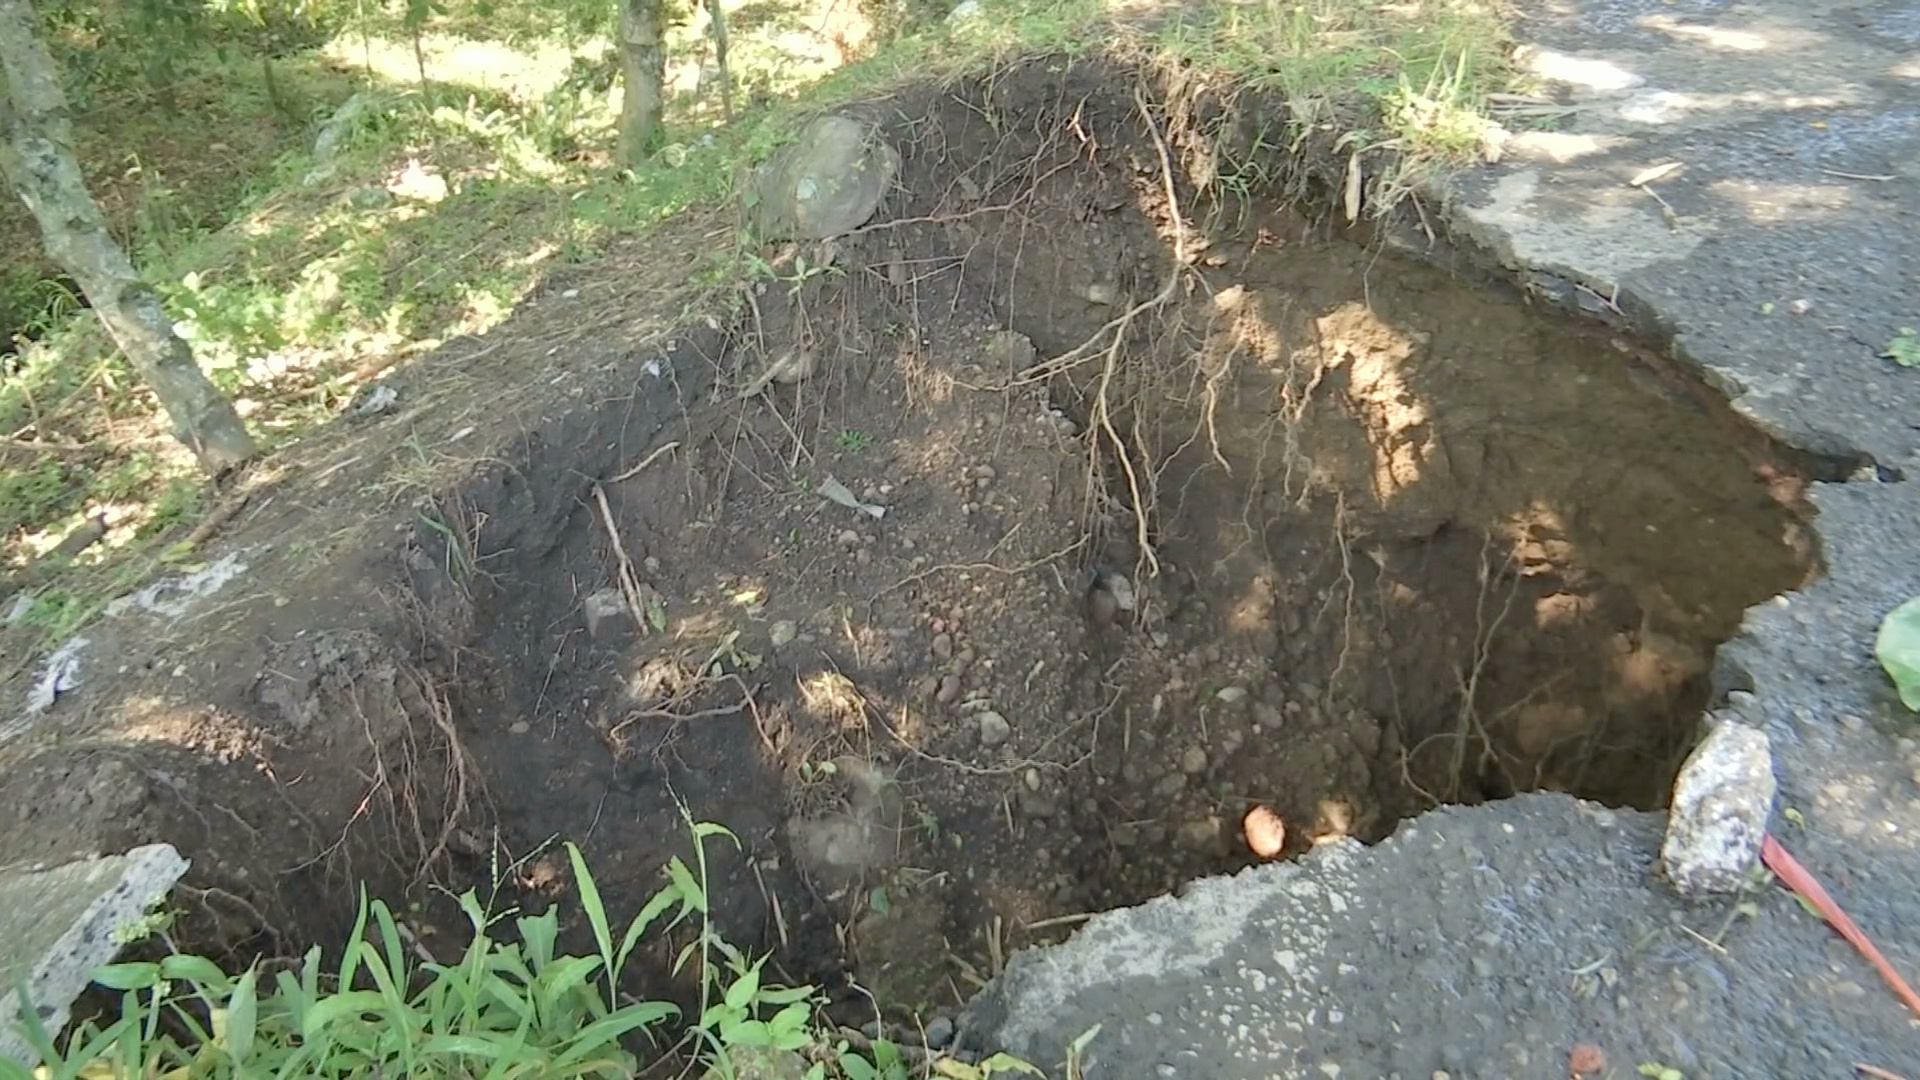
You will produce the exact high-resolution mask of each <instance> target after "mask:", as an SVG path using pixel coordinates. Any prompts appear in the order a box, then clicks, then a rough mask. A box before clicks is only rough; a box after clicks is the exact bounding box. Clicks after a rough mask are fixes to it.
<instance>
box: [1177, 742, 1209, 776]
mask: <svg viewBox="0 0 1920 1080" xmlns="http://www.w3.org/2000/svg"><path fill="white" fill-rule="evenodd" d="M1180 771H1181V772H1183V773H1186V774H1187V775H1188V776H1198V775H1199V774H1201V773H1203V772H1206V771H1207V752H1206V751H1205V750H1204V749H1202V748H1200V747H1198V746H1189V747H1187V752H1186V753H1184V754H1181V755H1180Z"/></svg>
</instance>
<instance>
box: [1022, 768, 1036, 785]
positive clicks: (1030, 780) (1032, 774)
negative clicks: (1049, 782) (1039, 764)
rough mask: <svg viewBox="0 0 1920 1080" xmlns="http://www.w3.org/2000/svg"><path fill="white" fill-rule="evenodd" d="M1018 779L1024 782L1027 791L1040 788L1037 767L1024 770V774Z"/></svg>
mask: <svg viewBox="0 0 1920 1080" xmlns="http://www.w3.org/2000/svg"><path fill="white" fill-rule="evenodd" d="M1020 779H1021V780H1022V781H1023V782H1025V783H1026V785H1027V790H1028V791H1039V790H1040V770H1039V769H1032V768H1030V769H1028V770H1027V772H1026V775H1025V776H1022V777H1021V778H1020Z"/></svg>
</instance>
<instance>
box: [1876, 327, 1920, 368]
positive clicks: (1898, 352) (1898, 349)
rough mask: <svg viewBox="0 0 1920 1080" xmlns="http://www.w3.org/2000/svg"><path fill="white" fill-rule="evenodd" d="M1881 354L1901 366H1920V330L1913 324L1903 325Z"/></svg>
mask: <svg viewBox="0 0 1920 1080" xmlns="http://www.w3.org/2000/svg"><path fill="white" fill-rule="evenodd" d="M1880 355H1881V356H1883V357H1885V358H1887V359H1888V360H1891V361H1893V362H1894V363H1896V364H1899V365H1900V366H1901V367H1907V368H1910V367H1920V331H1915V330H1914V328H1913V327H1911V326H1903V327H1901V328H1900V332H1899V333H1898V334H1895V335H1894V336H1893V338H1892V339H1891V340H1889V341H1888V342H1887V347H1886V349H1885V350H1884V351H1883V352H1881V354H1880Z"/></svg>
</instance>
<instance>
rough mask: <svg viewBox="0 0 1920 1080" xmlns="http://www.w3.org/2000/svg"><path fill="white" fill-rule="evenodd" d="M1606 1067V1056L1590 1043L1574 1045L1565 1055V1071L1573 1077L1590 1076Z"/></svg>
mask: <svg viewBox="0 0 1920 1080" xmlns="http://www.w3.org/2000/svg"><path fill="white" fill-rule="evenodd" d="M1606 1067H1607V1055H1606V1054H1604V1053H1602V1052H1601V1050H1600V1048H1599V1047H1597V1046H1595V1045H1593V1044H1592V1043H1574V1044H1573V1052H1572V1053H1570V1054H1568V1055H1567V1071H1568V1072H1571V1073H1572V1074H1573V1075H1575V1076H1591V1075H1593V1074H1594V1073H1597V1072H1600V1071H1602V1070H1604V1069H1605V1068H1606Z"/></svg>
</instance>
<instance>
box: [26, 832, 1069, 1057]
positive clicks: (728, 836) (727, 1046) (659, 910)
mask: <svg viewBox="0 0 1920 1080" xmlns="http://www.w3.org/2000/svg"><path fill="white" fill-rule="evenodd" d="M683 815H685V811H684V810H683ZM685 816H686V821H687V827H688V830H689V831H690V833H691V834H692V837H693V841H694V844H693V849H694V851H693V860H692V863H691V864H689V863H688V862H687V861H686V860H684V859H682V858H680V857H679V856H675V857H673V858H671V859H669V860H668V862H667V864H666V866H665V867H664V868H663V876H664V877H665V879H666V880H665V882H664V883H663V884H662V885H661V887H660V888H659V890H658V891H656V892H655V893H654V894H653V895H652V896H651V897H650V898H649V899H648V900H647V902H646V903H645V904H644V905H642V906H641V908H640V910H639V911H638V912H637V913H635V915H634V916H633V917H632V919H630V920H629V921H628V922H627V923H626V924H625V925H624V926H621V925H618V924H616V923H615V922H614V921H613V920H612V919H611V918H610V917H609V915H608V911H607V907H606V903H605V900H604V898H603V897H602V896H601V893H600V889H599V886H598V885H597V884H596V882H595V881H594V878H593V875H592V873H591V871H590V870H589V869H588V867H587V862H586V858H585V856H584V855H583V854H582V853H581V851H580V849H579V848H578V847H577V846H575V845H573V844H567V845H566V851H567V858H568V860H569V862H570V863H571V865H572V868H573V874H574V880H575V881H576V882H577V884H578V887H579V891H580V906H581V909H582V911H583V912H584V914H585V915H586V920H587V925H588V929H589V930H590V931H591V933H592V936H593V942H594V951H593V953H592V954H591V955H585V956H574V955H565V954H562V953H560V951H559V949H558V944H557V943H558V939H559V933H560V916H559V908H558V906H557V905H556V906H555V907H553V908H550V909H549V910H547V911H546V912H545V913H543V914H540V915H534V916H525V915H521V914H519V913H518V912H517V911H515V910H508V911H505V912H502V913H494V912H492V911H491V910H490V907H491V901H488V902H484V903H483V902H482V901H481V899H480V898H479V895H478V894H477V893H476V892H475V891H473V890H469V891H468V892H466V893H465V894H463V895H461V896H460V897H459V898H458V904H459V908H460V911H461V913H462V914H463V915H464V916H465V917H466V919H467V921H468V924H469V929H470V939H469V941H468V943H467V947H466V949H465V951H464V952H463V953H462V954H461V955H460V956H459V958H458V959H457V960H455V961H453V962H452V963H440V962H437V961H435V960H432V959H429V958H427V956H426V954H425V953H424V951H418V950H417V949H416V946H415V945H414V944H413V943H412V941H411V939H410V938H409V937H408V936H407V935H406V934H405V933H403V931H402V929H401V926H400V923H399V922H398V921H397V920H396V918H395V917H394V914H393V912H392V910H391V909H390V908H389V907H388V906H387V905H386V904H385V903H384V902H382V901H379V900H371V901H370V900H368V899H367V897H366V896H365V894H364V893H363V894H362V896H361V898H360V903H359V909H358V912H357V914H356V917H355V920H354V924H353V931H352V933H351V934H350V935H349V936H348V938H347V943H346V946H345V947H344V948H343V949H342V950H341V955H340V959H339V963H338V966H337V967H335V968H333V969H331V970H323V968H322V962H321V950H320V949H319V948H318V947H316V948H314V949H312V950H310V951H309V952H308V953H307V954H306V956H305V958H304V960H303V961H302V962H301V964H300V965H299V966H298V968H297V969H293V970H288V971H280V972H277V973H276V974H275V975H274V976H273V980H272V982H271V984H267V983H265V982H264V981H263V980H262V974H263V972H262V969H261V968H260V967H259V966H257V965H256V966H252V967H249V968H247V970H245V971H243V972H241V973H240V974H238V975H229V974H228V973H226V972H224V971H222V970H221V969H220V967H219V966H218V965H216V964H214V963H213V962H212V961H210V960H207V959H205V958H203V957H199V956H192V955H186V954H175V955H171V956H167V957H165V958H163V959H161V960H158V961H140V962H132V963H117V964H109V965H106V966H104V967H101V968H98V969H96V970H95V972H94V979H95V981H96V982H97V983H98V984H99V985H100V986H102V987H105V988H106V989H108V990H112V991H118V992H119V993H120V995H121V1007H120V1011H119V1014H118V1016H117V1018H114V1019H112V1020H111V1021H110V1022H106V1023H104V1024H103V1023H100V1022H96V1021H92V1020H89V1021H85V1022H82V1023H81V1024H80V1025H78V1026H77V1027H76V1028H75V1029H74V1031H73V1032H72V1033H71V1035H70V1037H68V1038H67V1039H65V1040H63V1041H57V1040H56V1035H57V1034H58V1033H56V1032H51V1031H48V1030H47V1029H46V1027H45V1025H44V1024H43V1023H42V1022H41V1021H40V1019H39V1014H38V1013H37V1012H36V1011H35V1009H34V1008H33V1007H32V1005H31V1003H30V1002H27V1001H26V995H24V994H23V995H22V998H21V1000H22V1005H21V1010H20V1014H19V1016H18V1017H17V1021H18V1023H19V1025H20V1030H21V1033H22V1034H23V1036H24V1037H25V1038H26V1040H27V1042H28V1044H29V1046H30V1047H31V1048H32V1050H33V1051H34V1052H35V1053H37V1054H38V1055H39V1056H40V1058H41V1060H42V1062H43V1064H42V1065H41V1067H40V1068H39V1069H37V1070H34V1071H28V1070H27V1069H25V1068H22V1067H21V1066H19V1065H17V1064H15V1063H14V1062H12V1061H10V1060H7V1059H5V1058H0V1080H155V1078H158V1080H240V1078H242V1077H267V1076H276V1077H289V1078H292V1077H298V1078H301V1080H310V1078H314V1080H320V1078H331V1077H340V1078H347V1077H352V1078H355V1080H359V1078H364V1077H373V1076H406V1077H414V1078H421V1080H438V1078H447V1080H455V1078H458V1080H475V1078H481V1077H487V1078H498V1080H507V1078H517V1077H528V1078H540V1080H572V1078H584V1077H630V1076H633V1075H635V1073H636V1072H637V1071H638V1070H639V1069H640V1067H641V1062H640V1061H639V1060H638V1059H637V1058H636V1056H635V1054H634V1052H633V1051H632V1050H631V1049H630V1048H629V1044H630V1043H631V1041H632V1037H634V1036H636V1035H648V1036H650V1035H653V1034H656V1033H658V1032H659V1031H660V1029H661V1028H663V1027H664V1026H665V1025H667V1024H669V1023H670V1022H672V1021H673V1020H675V1019H676V1018H678V1017H679V1015H680V1013H679V1010H678V1009H677V1008H676V1007H675V1006H673V1005H671V1004H668V1003H665V1002H654V1001H637V1000H635V999H633V998H631V997H629V996H627V995H625V994H623V993H622V992H621V989H620V983H621V976H622V975H623V973H624V972H625V971H626V968H627V964H628V962H629V961H630V960H631V958H632V956H633V953H634V950H635V949H636V948H637V947H638V946H639V944H640V943H641V941H642V940H644V939H645V938H646V937H647V935H648V934H649V933H660V934H665V933H668V932H670V931H672V930H673V929H674V928H675V927H678V926H681V925H683V924H688V923H692V924H693V925H694V926H695V930H696V933H695V935H694V937H693V939H692V940H691V941H689V942H687V943H686V944H685V945H684V946H683V947H682V948H681V950H680V951H679V953H678V955H677V957H676V959H675V962H674V970H675V971H676V972H678V971H681V970H684V969H685V968H686V966H687V965H688V964H689V963H692V962H694V961H695V960H697V961H698V964H699V966H698V968H697V969H696V970H697V973H698V978H699V984H700V1012H699V1015H698V1017H697V1022H696V1023H695V1024H693V1025H692V1026H691V1028H690V1029H689V1031H688V1035H689V1037H690V1038H691V1039H692V1040H693V1045H694V1046H695V1047H696V1048H697V1049H698V1050H699V1051H700V1053H699V1057H700V1058H701V1059H702V1061H704V1063H705V1064H706V1065H707V1066H708V1069H709V1072H708V1074H707V1075H709V1076H719V1077H724V1078H728V1080H731V1078H732V1077H734V1076H736V1075H742V1074H744V1072H745V1068H744V1066H745V1064H746V1063H748V1062H751V1061H764V1060H765V1055H768V1054H774V1055H785V1056H786V1057H788V1058H789V1059H791V1060H794V1061H799V1062H802V1063H804V1062H807V1061H810V1062H811V1065H810V1066H808V1071H807V1072H806V1076H807V1078H808V1080H908V1076H909V1073H908V1070H907V1065H906V1061H905V1059H904V1056H903V1055H902V1054H901V1052H900V1049H899V1048H898V1047H897V1046H895V1045H893V1044H892V1043H889V1042H886V1041H884V1040H875V1041H874V1042H872V1043H871V1044H870V1045H868V1046H865V1047H859V1048H855V1047H851V1046H849V1044H848V1043H847V1042H846V1041H844V1040H840V1039H832V1040H829V1039H828V1038H826V1037H825V1035H824V1029H823V1028H822V1027H821V1026H820V1025H819V1022H818V1021H817V1018H816V1009H817V1006H818V1005H819V1004H820V1003H821V999H820V997H819V995H818V994H817V993H816V991H815V990H814V988H813V987H810V986H800V987H785V986H779V985H775V984H773V983H771V982H769V981H768V980H767V979H766V970H765V969H766V964H767V960H768V957H767V956H761V957H758V958H752V957H748V956H747V955H746V954H744V953H742V952H741V951H740V950H739V949H737V948H735V947H734V946H733V945H731V944H729V943H728V942H727V941H725V940H724V939H723V938H721V936H720V935H719V933H718V932H717V931H716V929H715V927H714V925H713V922H712V920H711V919H710V918H709V911H710V906H709V897H708V888H709V885H710V881H711V879H710V877H709V873H708V862H707V853H706V843H707V841H708V840H711V839H715V838H720V839H724V840H727V841H730V842H732V843H733V844H734V845H735V846H736V847H738V846H739V839H738V838H737V837H735V836H734V834H733V833H731V832H729V831H728V830H727V829H726V828H725V827H723V826H720V825H716V824H712V823H707V822H695V821H694V820H693V819H692V817H691V816H690V815H685ZM142 925H143V926H144V927H146V928H148V929H151V928H152V927H154V926H157V925H160V923H159V922H156V921H149V922H147V923H143V924H142ZM509 930H510V932H509ZM10 1019H12V1018H10ZM1091 1034H1092V1033H1091V1032H1090V1033H1089V1035H1088V1036H1087V1037H1091ZM1084 1038H1085V1037H1083V1040H1082V1042H1084ZM1080 1045H1081V1044H1080V1043H1076V1045H1075V1048H1074V1049H1075V1050H1076V1051H1077V1050H1078V1049H1079V1047H1080ZM800 1051H806V1054H805V1056H804V1057H802V1056H800V1054H799V1052H800ZM1070 1060H1071V1059H1070ZM736 1063H739V1064H741V1065H742V1068H736ZM942 1065H943V1068H946V1070H947V1071H946V1073H945V1074H946V1075H950V1076H953V1077H956V1078H957V1080H975V1078H982V1080H983V1078H986V1077H991V1076H995V1075H1005V1074H1010V1073H1025V1074H1028V1075H1033V1076H1039V1075H1041V1074H1040V1072H1039V1070H1037V1069H1035V1068H1034V1067H1033V1066H1031V1065H1029V1064H1027V1063H1025V1062H1022V1061H1019V1060H1018V1059H1015V1058H1012V1057H1009V1056H1007V1055H1005V1054H998V1055H994V1056H993V1057H990V1058H988V1059H986V1060H985V1061H982V1062H981V1063H980V1064H979V1065H965V1064H962V1063H960V1062H957V1061H951V1060H947V1061H943V1063H942ZM956 1070H957V1071H956Z"/></svg>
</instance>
